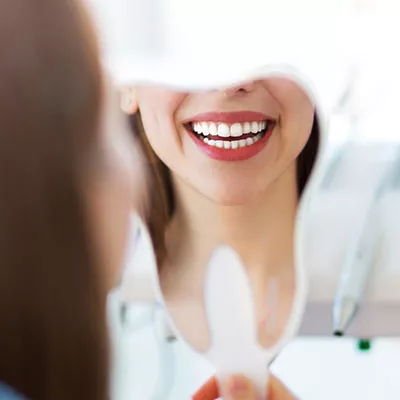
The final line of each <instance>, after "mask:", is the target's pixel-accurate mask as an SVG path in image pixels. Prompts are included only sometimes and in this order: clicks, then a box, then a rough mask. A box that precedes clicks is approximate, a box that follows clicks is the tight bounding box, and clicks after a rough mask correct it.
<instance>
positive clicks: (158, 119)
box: [138, 89, 185, 158]
mask: <svg viewBox="0 0 400 400" xmlns="http://www.w3.org/2000/svg"><path fill="white" fill-rule="evenodd" d="M184 99H185V94H183V93H176V92H170V91H166V90H161V89H160V90H156V89H142V90H141V91H139V92H138V104H139V110H140V114H141V118H142V123H143V127H144V129H145V133H146V136H147V138H148V141H149V143H150V145H151V147H152V148H153V149H154V151H155V152H156V153H157V154H158V155H166V156H168V157H169V158H171V157H174V153H175V154H176V153H177V152H178V151H179V149H180V146H181V140H180V135H179V131H178V127H177V118H179V117H178V114H179V109H180V107H181V105H182V103H183V101H184Z"/></svg>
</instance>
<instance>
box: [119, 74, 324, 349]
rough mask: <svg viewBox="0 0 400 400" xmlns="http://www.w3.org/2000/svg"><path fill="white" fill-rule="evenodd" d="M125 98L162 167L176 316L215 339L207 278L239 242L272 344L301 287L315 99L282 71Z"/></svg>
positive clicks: (162, 247)
mask: <svg viewBox="0 0 400 400" xmlns="http://www.w3.org/2000/svg"><path fill="white" fill-rule="evenodd" d="M123 97H124V99H123V102H122V103H123V104H124V105H125V106H124V108H125V109H126V110H127V111H129V112H131V113H132V114H133V115H132V123H133V125H134V128H135V132H136V133H137V135H138V136H139V139H140V142H141V143H142V146H143V148H144V152H145V154H146V156H147V158H148V163H149V165H150V166H151V174H150V178H151V180H152V183H151V184H152V185H153V188H154V189H153V191H152V194H151V196H150V204H149V210H151V212H150V213H149V216H148V218H147V221H146V222H147V224H148V227H149V231H150V234H151V237H152V240H153V244H154V248H155V252H156V258H157V263H158V271H159V279H160V286H161V290H162V292H163V295H164V298H165V301H166V304H167V307H168V309H169V312H170V314H171V316H172V318H173V320H174V322H175V324H176V326H177V327H178V328H179V330H180V331H181V333H182V335H183V337H184V338H185V339H186V340H187V341H188V342H189V343H190V344H191V345H193V346H194V347H195V348H196V349H197V350H200V351H205V350H207V349H208V348H209V346H210V337H209V330H208V326H207V318H206V314H205V308H204V295H203V294H204V277H205V272H206V267H207V264H208V261H209V258H210V256H211V253H212V252H213V250H214V249H215V248H216V247H217V246H219V245H220V244H227V245H230V246H232V247H233V248H234V249H235V250H236V252H237V253H238V254H239V255H240V257H241V259H242V260H243V263H244V265H245V266H246V270H247V273H248V276H249V278H250V282H251V285H252V288H253V291H254V299H255V305H256V310H257V321H258V327H259V329H258V338H259V342H260V344H261V345H262V346H263V347H264V348H270V347H271V346H273V345H274V344H276V342H277V341H278V339H279V338H280V337H281V336H282V334H283V331H284V329H285V328H286V325H287V321H288V318H289V317H290V314H291V311H292V302H293V297H294V294H295V290H296V274H295V269H294V256H293V242H294V227H295V219H296V210H297V206H298V202H299V198H300V196H301V194H302V191H303V189H304V186H305V184H306V182H307V179H308V177H309V175H310V172H311V170H312V167H313V165H314V161H315V157H316V153H317V149H318V142H319V128H318V123H317V118H316V115H315V107H314V104H313V101H312V100H311V99H310V97H309V95H308V94H307V93H306V91H305V90H304V89H303V88H302V87H300V85H299V84H297V83H296V82H295V81H294V80H291V79H287V78H283V77H280V76H274V77H272V76H271V77H268V78H266V79H263V80H256V81H248V82H244V83H239V84H237V85H236V86H232V87H230V88H225V89H218V90H209V91H203V92H191V93H183V92H176V91H173V90H171V89H169V88H167V87H159V86H138V87H134V88H128V89H127V90H126V91H125V92H124V93H123ZM227 278H228V277H227ZM232 312H235V310H232Z"/></svg>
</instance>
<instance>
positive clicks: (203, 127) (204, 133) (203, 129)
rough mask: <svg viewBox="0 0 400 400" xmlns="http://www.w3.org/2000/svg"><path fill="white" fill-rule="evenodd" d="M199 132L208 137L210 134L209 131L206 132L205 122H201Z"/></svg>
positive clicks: (206, 125)
mask: <svg viewBox="0 0 400 400" xmlns="http://www.w3.org/2000/svg"><path fill="white" fill-rule="evenodd" d="M201 130H202V132H203V135H204V136H208V134H209V133H210V131H209V130H208V124H207V122H202V123H201Z"/></svg>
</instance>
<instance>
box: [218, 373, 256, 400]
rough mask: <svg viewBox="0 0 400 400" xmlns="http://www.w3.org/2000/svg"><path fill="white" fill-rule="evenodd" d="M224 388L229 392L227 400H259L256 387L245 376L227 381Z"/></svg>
mask: <svg viewBox="0 0 400 400" xmlns="http://www.w3.org/2000/svg"><path fill="white" fill-rule="evenodd" d="M224 386H225V388H226V391H227V393H226V396H227V397H226V400H257V394H256V391H255V388H254V386H253V385H252V383H251V381H250V380H249V379H247V378H246V377H244V376H241V375H237V376H232V377H230V378H229V379H228V380H227V382H226V384H225V385H224ZM224 399H225V398H224Z"/></svg>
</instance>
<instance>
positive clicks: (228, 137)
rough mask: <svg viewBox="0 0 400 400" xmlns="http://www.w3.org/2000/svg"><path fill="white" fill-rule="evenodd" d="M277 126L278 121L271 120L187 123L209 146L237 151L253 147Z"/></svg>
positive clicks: (190, 129)
mask: <svg viewBox="0 0 400 400" xmlns="http://www.w3.org/2000/svg"><path fill="white" fill-rule="evenodd" d="M275 124H276V121H274V120H269V119H266V120H262V121H248V122H235V123H232V124H228V123H218V122H206V121H196V122H189V123H187V124H186V128H187V129H188V130H189V131H191V133H193V134H194V135H195V137H196V138H197V139H199V140H201V141H202V142H204V143H205V144H207V145H208V146H211V147H218V148H221V149H227V150H229V149H232V150H235V149H240V148H243V147H250V146H253V145H254V144H256V143H257V142H258V141H260V140H262V139H263V138H264V136H265V135H266V134H267V133H268V132H271V131H272V129H273V128H274V126H275Z"/></svg>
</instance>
